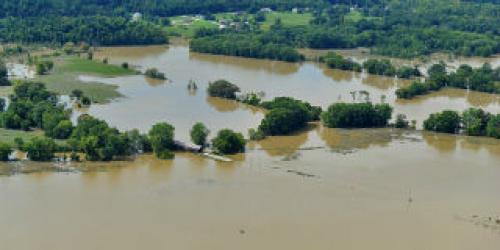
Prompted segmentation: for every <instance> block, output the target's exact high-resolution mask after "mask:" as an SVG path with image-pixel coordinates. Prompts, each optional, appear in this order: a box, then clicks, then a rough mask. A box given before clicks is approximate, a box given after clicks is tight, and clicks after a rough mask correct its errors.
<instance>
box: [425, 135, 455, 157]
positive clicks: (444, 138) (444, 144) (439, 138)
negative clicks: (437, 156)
mask: <svg viewBox="0 0 500 250" xmlns="http://www.w3.org/2000/svg"><path fill="white" fill-rule="evenodd" d="M422 137H423V138H424V141H425V142H426V143H427V145H429V146H432V147H433V148H435V149H437V150H438V151H439V152H441V153H450V152H453V151H455V150H456V148H457V137H456V136H455V135H447V134H439V133H432V132H422Z"/></svg>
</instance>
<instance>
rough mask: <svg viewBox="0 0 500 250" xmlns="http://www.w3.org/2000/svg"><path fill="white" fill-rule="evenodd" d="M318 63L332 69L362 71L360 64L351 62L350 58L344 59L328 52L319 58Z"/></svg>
mask: <svg viewBox="0 0 500 250" xmlns="http://www.w3.org/2000/svg"><path fill="white" fill-rule="evenodd" d="M319 61H320V62H322V63H325V64H326V65H327V66H328V67H329V68H332V69H341V70H350V71H356V72H361V71H362V70H363V68H362V66H361V64H359V63H357V62H355V61H353V60H352V59H350V58H347V59H346V58H344V57H343V56H341V55H339V54H337V53H335V52H328V54H326V55H324V56H321V57H320V58H319Z"/></svg>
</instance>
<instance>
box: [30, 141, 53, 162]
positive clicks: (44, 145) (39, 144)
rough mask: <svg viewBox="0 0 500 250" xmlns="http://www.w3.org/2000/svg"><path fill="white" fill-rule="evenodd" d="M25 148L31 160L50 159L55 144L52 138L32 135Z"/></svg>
mask: <svg viewBox="0 0 500 250" xmlns="http://www.w3.org/2000/svg"><path fill="white" fill-rule="evenodd" d="M25 149H26V152H27V153H28V158H29V159H30V160H32V161H51V160H52V159H53V158H54V153H55V152H56V149H57V145H56V143H55V142H54V140H52V139H48V138H40V137H34V138H33V139H31V141H30V142H28V143H27V144H26V147H25Z"/></svg>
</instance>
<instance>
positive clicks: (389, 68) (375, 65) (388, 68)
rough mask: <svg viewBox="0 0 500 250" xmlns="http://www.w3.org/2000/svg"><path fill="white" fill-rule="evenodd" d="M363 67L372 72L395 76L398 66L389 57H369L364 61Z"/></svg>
mask: <svg viewBox="0 0 500 250" xmlns="http://www.w3.org/2000/svg"><path fill="white" fill-rule="evenodd" d="M363 68H365V69H366V71H367V72H368V73H370V74H374V75H382V76H395V75H396V67H394V65H392V63H391V61H389V60H388V59H381V60H378V59H368V60H367V61H366V62H364V63H363Z"/></svg>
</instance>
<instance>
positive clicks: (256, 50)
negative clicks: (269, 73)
mask: <svg viewBox="0 0 500 250" xmlns="http://www.w3.org/2000/svg"><path fill="white" fill-rule="evenodd" d="M190 49H191V50H192V51H194V52H200V53H210V54H218V55H230V56H240V57H250V58H263V59H272V60H279V61H286V62H299V61H303V60H304V56H303V55H301V54H300V53H299V52H298V51H297V50H296V49H294V48H293V47H290V46H287V45H284V44H278V43H272V42H267V41H265V40H264V39H263V38H262V37H261V36H259V35H256V34H233V33H228V34H217V35H214V36H204V37H198V38H195V39H193V40H191V42H190Z"/></svg>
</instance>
